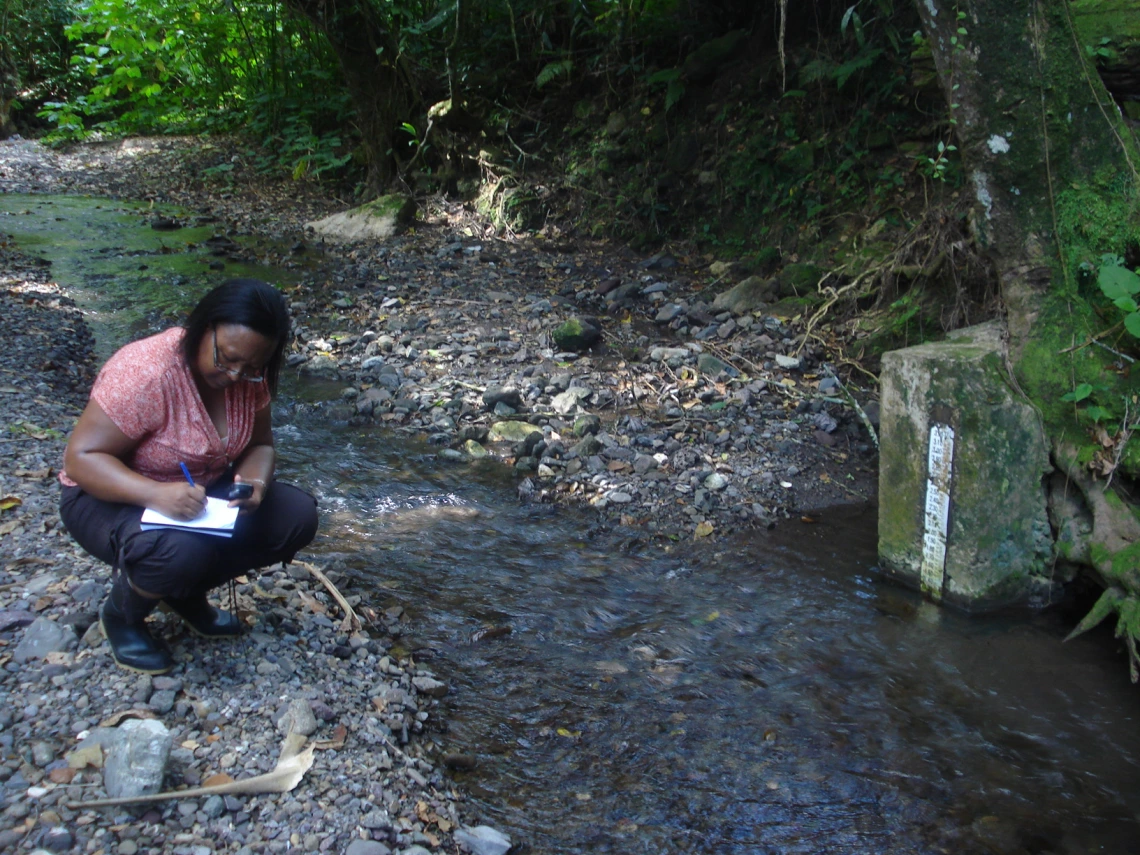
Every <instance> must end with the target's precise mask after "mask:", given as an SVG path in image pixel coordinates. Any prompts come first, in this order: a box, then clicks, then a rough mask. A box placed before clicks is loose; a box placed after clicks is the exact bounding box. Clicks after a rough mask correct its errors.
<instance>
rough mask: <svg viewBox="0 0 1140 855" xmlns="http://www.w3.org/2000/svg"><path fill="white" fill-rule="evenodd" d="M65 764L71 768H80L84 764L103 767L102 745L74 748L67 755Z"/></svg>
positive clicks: (98, 767) (84, 765) (97, 767)
mask: <svg viewBox="0 0 1140 855" xmlns="http://www.w3.org/2000/svg"><path fill="white" fill-rule="evenodd" d="M66 759H67V765H68V766H69V767H71V768H72V769H82V768H84V767H86V766H92V767H94V768H96V769H102V768H103V746H101V745H88V746H86V747H85V748H76V749H75V750H74V751H71V752H69V753H68V755H67V758H66Z"/></svg>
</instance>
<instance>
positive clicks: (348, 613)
mask: <svg viewBox="0 0 1140 855" xmlns="http://www.w3.org/2000/svg"><path fill="white" fill-rule="evenodd" d="M297 563H298V564H300V565H301V566H302V567H304V568H305V569H306V570H308V571H309V572H310V573H312V574H313V575H314V576H315V577H316V578H317V580H318V581H319V582H320V583H321V584H322V585H324V586H325V588H327V589H328V592H329V593H330V594H332V596H333V599H334V600H336V602H337V605H339V606H340V607H341V608H342V609H343V610H344V620H342V621H341V622H340V629H341V632H360V630H361V628H362V626H363V624H361V622H360V618H358V617H357V616H356V612H354V611H353V610H352V606H350V605H349V604H348V600H346V599H345V598H344V595H343V594H341V592H340V591H338V590H337V589H336V585H334V584H333V583H332V582H331V581H330V580H329V577H328V576H326V575H325V574H324V573H322V572H321V571H320V570H318V569H317V568H316V567H315V566H314V565H312V564H310V563H309V562H308V561H298V562H297Z"/></svg>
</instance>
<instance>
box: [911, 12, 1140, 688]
mask: <svg viewBox="0 0 1140 855" xmlns="http://www.w3.org/2000/svg"><path fill="white" fill-rule="evenodd" d="M915 6H916V7H917V9H918V13H919V15H920V16H921V18H922V22H923V27H924V30H925V32H926V35H927V38H928V39H929V41H930V46H931V50H932V53H933V55H934V61H935V65H936V67H937V69H938V75H939V80H940V82H941V85H942V88H943V91H944V92H945V94H946V98H947V101H948V103H949V104H950V105H951V106H950V113H951V116H952V118H953V119H954V125H953V127H954V133H955V136H956V138H957V144H958V146H959V148H960V154H961V159H962V165H963V167H964V169H965V173H966V191H967V192H969V193H971V194H972V195H973V198H974V203H975V206H974V231H975V234H976V238H977V241H978V244H979V246H980V247H981V248H982V249H983V251H985V252H986V253H987V254H988V255H989V257H990V259H991V260H992V262H993V264H994V268H995V270H996V272H997V275H998V277H999V281H1000V288H1001V296H1002V301H1003V303H1004V307H1005V311H1006V323H1007V326H1008V333H1009V343H1008V344H1009V353H1008V356H1009V360H1008V365H1009V366H1010V367H1012V370H1013V378H1012V379H1013V383H1014V385H1015V386H1017V387H1019V388H1020V389H1021V390H1023V391H1024V393H1025V394H1026V395H1027V396H1028V398H1029V399H1030V401H1032V402H1033V404H1034V405H1035V407H1036V408H1037V409H1038V411H1039V412H1040V414H1041V417H1042V420H1043V423H1044V426H1045V429H1046V431H1047V433H1048V435H1049V437H1050V440H1051V442H1052V447H1053V461H1054V463H1055V465H1056V466H1057V468H1058V469H1060V470H1061V471H1062V472H1064V473H1066V474H1067V475H1068V477H1069V481H1068V488H1069V489H1070V490H1071V491H1072V492H1073V493H1079V494H1083V496H1084V498H1085V503H1084V513H1085V514H1086V515H1087V520H1088V522H1089V524H1088V525H1087V526H1086V528H1087V529H1088V530H1089V532H1090V534H1089V537H1088V540H1089V542H1088V543H1087V544H1085V545H1086V546H1087V547H1088V549H1087V554H1088V556H1089V558H1088V559H1087V560H1088V561H1089V563H1091V564H1092V565H1093V566H1094V567H1095V568H1096V570H1097V571H1099V573H1100V575H1101V577H1102V579H1103V580H1104V581H1105V582H1106V584H1108V585H1111V586H1118V587H1120V588H1123V589H1124V590H1125V591H1127V592H1128V596H1127V600H1128V602H1129V603H1130V605H1128V606H1127V607H1126V608H1125V609H1121V610H1120V613H1121V615H1125V614H1128V615H1129V616H1130V617H1129V619H1128V620H1129V622H1130V625H1129V627H1128V628H1127V629H1126V632H1127V633H1128V634H1130V635H1131V636H1132V638H1133V641H1132V642H1131V647H1130V650H1131V651H1132V652H1133V656H1132V659H1133V667H1134V675H1135V673H1136V671H1135V668H1136V666H1137V664H1140V659H1137V658H1136V656H1135V650H1136V647H1135V638H1136V637H1140V621H1137V622H1136V626H1135V627H1133V626H1131V621H1132V617H1131V615H1133V614H1135V615H1137V616H1140V612H1137V611H1136V610H1137V609H1140V572H1137V571H1136V568H1137V567H1138V566H1140V540H1138V538H1140V527H1138V525H1137V521H1136V519H1135V518H1134V516H1133V514H1132V513H1131V509H1130V508H1129V506H1128V504H1127V500H1126V499H1123V500H1122V498H1121V497H1120V496H1118V495H1117V494H1116V493H1115V492H1114V491H1112V490H1110V489H1109V488H1108V484H1107V481H1106V479H1105V475H1107V474H1108V472H1109V471H1112V470H1111V468H1110V469H1109V470H1108V471H1105V468H1104V467H1103V466H1102V467H1101V469H1100V471H1099V473H1095V472H1090V468H1089V465H1088V464H1089V463H1090V461H1092V462H1096V461H1097V460H1098V459H1099V460H1100V461H1102V463H1103V461H1104V459H1105V456H1106V455H1107V456H1108V458H1110V460H1109V462H1110V463H1111V464H1112V465H1113V466H1115V467H1116V470H1117V471H1116V473H1115V478H1116V483H1117V484H1118V485H1119V484H1120V483H1121V482H1122V481H1125V480H1126V476H1127V475H1131V476H1133V477H1135V476H1136V475H1137V474H1140V452H1138V451H1137V448H1136V442H1135V441H1130V437H1131V434H1132V431H1130V430H1129V423H1131V426H1132V427H1133V428H1135V427H1138V426H1140V425H1138V424H1137V422H1136V416H1137V407H1136V405H1135V403H1132V402H1134V401H1135V395H1136V393H1137V391H1140V390H1137V388H1136V383H1135V381H1133V380H1132V379H1131V378H1130V376H1129V371H1128V370H1126V369H1125V368H1123V366H1125V361H1124V359H1123V358H1121V357H1120V356H1119V354H1118V353H1114V352H1112V351H1110V350H1108V349H1107V348H1105V347H1101V346H1099V344H1094V343H1093V339H1094V337H1099V338H1100V340H1101V343H1107V344H1111V345H1113V347H1114V348H1115V349H1118V350H1125V351H1127V350H1132V351H1135V350H1137V344H1138V342H1137V341H1136V339H1134V338H1132V337H1131V336H1130V335H1129V334H1128V333H1125V332H1123V331H1122V330H1120V328H1119V324H1118V323H1117V321H1119V319H1120V313H1119V312H1118V311H1117V310H1116V309H1115V308H1114V307H1113V306H1112V305H1111V304H1109V302H1108V301H1107V300H1105V299H1104V298H1103V296H1102V295H1101V294H1100V293H1099V289H1098V287H1097V285H1096V274H1095V271H1096V266H1097V265H1098V264H1099V263H1100V261H1101V258H1102V255H1103V254H1105V253H1114V254H1117V255H1119V256H1125V257H1130V258H1132V259H1133V261H1132V265H1133V266H1135V264H1136V259H1137V255H1136V249H1137V247H1138V246H1140V243H1138V241H1140V204H1138V198H1140V196H1138V191H1137V187H1138V185H1140V174H1138V173H1137V167H1138V165H1140V155H1138V152H1137V145H1136V140H1135V138H1134V137H1133V135H1132V132H1131V130H1130V129H1128V127H1127V126H1126V125H1125V123H1124V122H1123V121H1122V118H1121V116H1120V112H1119V110H1118V108H1117V106H1116V104H1115V103H1114V102H1113V100H1112V98H1111V97H1110V96H1109V94H1108V92H1107V91H1106V90H1105V88H1104V85H1103V84H1102V82H1101V80H1100V78H1099V77H1098V76H1097V74H1096V72H1095V70H1094V69H1093V68H1092V66H1091V64H1090V63H1089V61H1088V60H1087V59H1086V55H1085V50H1084V45H1083V43H1082V40H1081V39H1080V38H1079V37H1078V35H1077V32H1076V30H1075V28H1074V26H1073V22H1072V17H1071V14H1070V9H1069V7H1068V3H1067V0H957V2H951V0H915ZM1089 271H1091V273H1092V275H1091V276H1090V275H1088V272H1089ZM1114 325H1115V326H1114ZM1113 330H1115V331H1113ZM1106 331H1113V332H1112V335H1114V336H1116V337H1115V338H1110V337H1109V336H1108V335H1106ZM1131 373H1132V374H1134V375H1136V376H1137V377H1140V372H1137V371H1135V370H1133V371H1132V372H1131ZM1085 383H1087V384H1089V387H1090V388H1095V390H1096V391H1095V392H1094V399H1095V403H1096V404H1097V405H1098V406H1102V407H1104V408H1105V409H1106V410H1109V411H1111V415H1110V416H1108V417H1104V416H1100V417H1099V418H1097V419H1090V418H1089V417H1088V414H1087V411H1086V413H1085V417H1084V418H1082V417H1081V416H1080V413H1079V411H1080V409H1081V407H1087V405H1088V404H1090V403H1093V402H1094V399H1089V400H1087V401H1086V402H1085V404H1083V405H1081V407H1078V405H1077V404H1076V403H1075V402H1074V400H1073V396H1072V395H1069V400H1068V401H1066V400H1064V399H1063V396H1065V395H1066V394H1067V393H1072V392H1073V390H1074V389H1075V388H1076V387H1077V386H1078V385H1079V384H1085ZM1097 431H1099V433H1096V432H1097ZM1094 434H1096V436H1095V439H1094ZM1106 440H1107V442H1108V445H1106V442H1105V441H1106ZM1113 457H1115V460H1112V459H1111V458H1113ZM1058 528H1061V526H1058ZM1059 551H1060V550H1059Z"/></svg>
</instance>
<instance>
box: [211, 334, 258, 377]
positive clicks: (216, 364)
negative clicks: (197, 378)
mask: <svg viewBox="0 0 1140 855" xmlns="http://www.w3.org/2000/svg"><path fill="white" fill-rule="evenodd" d="M213 332H214V367H215V368H217V369H218V370H219V371H221V372H222V373H223V374H225V375H226V376H228V377H232V378H233V379H234V380H244V381H245V382H246V383H261V382H263V381H264V380H265V376H264V374H265V369H264V368H262V369H261V370H260V371H258V372H257V373H255V374H246V373H245V372H244V371H235V370H234V369H233V368H227V367H226V366H224V365H222V363H221V360H219V359H218V330H217V328H216V327H215V328H214V331H213Z"/></svg>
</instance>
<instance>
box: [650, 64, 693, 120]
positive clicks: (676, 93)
mask: <svg viewBox="0 0 1140 855" xmlns="http://www.w3.org/2000/svg"><path fill="white" fill-rule="evenodd" d="M646 82H648V83H649V84H650V85H658V84H663V85H664V86H665V112H666V113H668V112H669V111H670V110H672V109H673V107H674V105H675V104H676V103H677V102H678V101H680V100H681V99H682V98H683V97H685V84H684V83H683V82H682V80H681V69H679V68H666V69H663V70H661V71H656V72H654V73H653V74H651V75H649V77H647V78H646Z"/></svg>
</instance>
